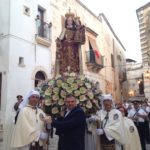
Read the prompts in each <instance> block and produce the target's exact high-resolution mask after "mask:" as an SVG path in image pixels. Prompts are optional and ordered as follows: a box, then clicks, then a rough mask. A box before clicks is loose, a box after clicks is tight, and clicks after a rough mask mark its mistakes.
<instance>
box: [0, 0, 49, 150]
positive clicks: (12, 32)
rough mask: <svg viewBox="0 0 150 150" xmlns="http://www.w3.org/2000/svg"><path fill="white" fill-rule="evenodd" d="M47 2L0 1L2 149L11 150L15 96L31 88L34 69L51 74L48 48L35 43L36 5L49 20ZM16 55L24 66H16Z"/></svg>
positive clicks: (17, 61)
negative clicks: (22, 61)
mask: <svg viewBox="0 0 150 150" xmlns="http://www.w3.org/2000/svg"><path fill="white" fill-rule="evenodd" d="M1 2H3V3H1ZM9 4H10V5H9ZM49 4H50V0H38V1H30V0H23V1H20V0H15V1H14V0H0V20H2V27H0V34H1V32H3V33H5V34H4V35H2V36H1V35H0V72H2V73H3V74H2V75H3V77H2V79H3V80H2V110H1V112H0V119H1V118H2V119H1V121H2V123H3V126H4V137H3V138H4V139H3V140H4V142H3V144H2V145H3V147H2V149H3V150H9V149H10V139H11V132H12V128H13V119H14V115H15V112H14V110H13V105H14V103H15V101H16V95H18V94H22V95H23V96H25V95H26V93H27V92H28V91H29V90H31V89H32V88H33V87H34V75H35V73H36V72H37V71H44V72H45V73H46V76H47V77H48V78H49V77H50V73H51V50H50V48H49V47H45V46H42V45H39V44H37V43H36V42H35V34H36V24H35V18H36V15H37V10H38V5H40V6H41V7H43V8H44V9H45V10H46V11H45V21H46V22H48V23H49V22H50V18H51V17H50V16H51V11H50V7H49ZM24 5H25V6H27V7H29V8H30V16H27V15H24V13H23V7H24ZM9 6H10V7H9ZM1 12H2V13H1ZM9 14H10V16H9ZM19 57H23V58H24V66H19V65H18V63H19Z"/></svg>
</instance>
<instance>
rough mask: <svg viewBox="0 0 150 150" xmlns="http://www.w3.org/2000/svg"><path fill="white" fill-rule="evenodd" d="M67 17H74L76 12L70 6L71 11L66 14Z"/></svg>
mask: <svg viewBox="0 0 150 150" xmlns="http://www.w3.org/2000/svg"><path fill="white" fill-rule="evenodd" d="M65 17H66V18H69V17H71V18H74V13H72V12H71V10H70V8H69V12H68V13H66V14H65Z"/></svg>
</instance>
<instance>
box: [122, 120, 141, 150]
mask: <svg viewBox="0 0 150 150" xmlns="http://www.w3.org/2000/svg"><path fill="white" fill-rule="evenodd" d="M124 124H125V130H124V132H126V133H127V136H128V142H127V143H126V144H125V147H124V149H125V150H142V148H141V143H140V138H139V134H138V131H137V128H136V126H135V125H134V123H133V121H132V120H131V119H129V118H127V117H124Z"/></svg>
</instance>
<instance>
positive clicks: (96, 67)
mask: <svg viewBox="0 0 150 150" xmlns="http://www.w3.org/2000/svg"><path fill="white" fill-rule="evenodd" d="M86 57H87V62H86V65H87V67H88V69H89V70H91V71H93V72H99V71H100V70H101V69H102V68H103V67H104V66H103V64H98V63H97V62H96V58H95V57H96V56H95V53H94V52H93V50H90V51H87V52H86ZM99 59H102V56H101V58H99Z"/></svg>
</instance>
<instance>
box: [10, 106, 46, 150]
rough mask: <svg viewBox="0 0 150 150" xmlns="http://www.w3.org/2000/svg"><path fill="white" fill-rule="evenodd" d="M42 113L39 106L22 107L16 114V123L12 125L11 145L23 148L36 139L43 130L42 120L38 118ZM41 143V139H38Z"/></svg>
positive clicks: (41, 143)
mask: <svg viewBox="0 0 150 150" xmlns="http://www.w3.org/2000/svg"><path fill="white" fill-rule="evenodd" d="M40 114H43V115H45V114H44V112H43V111H42V110H40V109H39V108H37V109H32V108H31V107H24V108H23V109H22V110H21V111H20V112H19V115H18V119H17V123H16V125H14V130H13V134H12V140H11V147H12V148H21V149H25V148H26V147H27V146H28V145H30V144H31V143H32V142H33V141H38V140H39V136H40V133H41V132H43V131H45V127H44V122H43V121H42V119H41V118H40ZM39 144H40V145H43V142H42V141H39Z"/></svg>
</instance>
